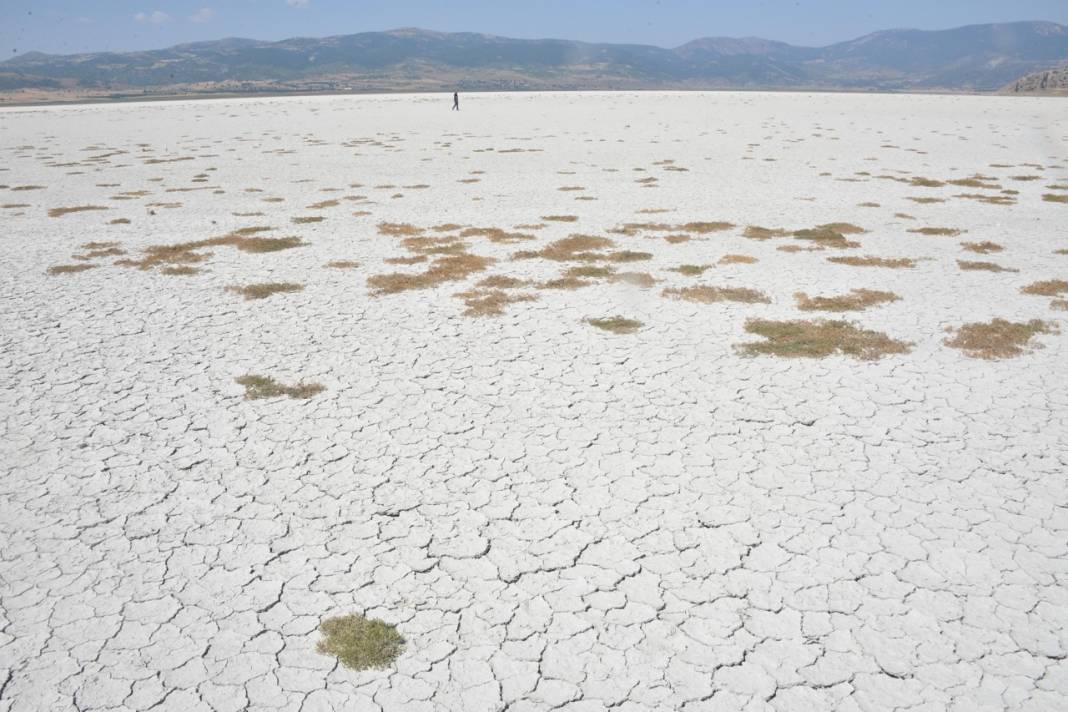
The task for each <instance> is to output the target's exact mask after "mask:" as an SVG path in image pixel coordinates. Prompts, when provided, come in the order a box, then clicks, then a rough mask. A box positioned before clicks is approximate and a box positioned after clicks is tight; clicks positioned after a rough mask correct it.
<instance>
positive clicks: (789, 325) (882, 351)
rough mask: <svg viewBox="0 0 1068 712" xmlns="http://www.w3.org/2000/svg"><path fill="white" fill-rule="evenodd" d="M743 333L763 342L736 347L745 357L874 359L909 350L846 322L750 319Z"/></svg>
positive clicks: (875, 332)
mask: <svg viewBox="0 0 1068 712" xmlns="http://www.w3.org/2000/svg"><path fill="white" fill-rule="evenodd" d="M745 330H746V331H747V332H749V333H750V334H755V335H757V336H762V337H764V339H765V340H764V341H757V342H752V343H746V344H741V345H740V346H739V348H740V349H741V351H742V353H744V354H746V355H749V356H757V355H768V356H781V357H784V358H824V357H826V356H832V355H834V354H842V355H845V356H852V357H854V358H859V359H864V360H876V359H879V358H882V357H883V356H886V355H889V354H904V353H908V351H909V349H910V347H911V344H908V343H906V342H903V341H896V340H894V339H891V338H890V337H889V336H887V335H886V334H883V333H881V332H878V331H870V330H867V329H863V328H861V327H859V326H857V325H856V324H853V323H851V322H848V321H826V320H822V319H818V320H813V321H804V320H796V321H771V320H766V319H750V320H749V321H747V322H746V324H745Z"/></svg>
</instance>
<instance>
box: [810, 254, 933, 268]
mask: <svg viewBox="0 0 1068 712" xmlns="http://www.w3.org/2000/svg"><path fill="white" fill-rule="evenodd" d="M827 261H828V262H834V263H835V264H840V265H849V266H850V267H887V268H889V269H909V268H912V267H915V266H916V260H914V259H911V258H908V257H898V258H893V259H891V258H887V257H872V256H866V257H828V258H827Z"/></svg>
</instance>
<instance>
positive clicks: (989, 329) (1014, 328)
mask: <svg viewBox="0 0 1068 712" xmlns="http://www.w3.org/2000/svg"><path fill="white" fill-rule="evenodd" d="M1053 332H1054V326H1053V325H1052V324H1050V323H1049V322H1045V321H1041V320H1039V319H1032V320H1031V321H1029V322H1012V321H1006V320H1004V319H994V320H992V321H990V322H987V323H972V324H964V325H963V326H961V327H959V328H958V329H957V333H956V335H955V336H954V337H953V338H951V339H946V341H945V343H946V345H947V346H951V347H953V348H955V349H960V350H961V351H963V352H964V353H965V355H967V356H971V357H972V358H985V359H998V358H1011V357H1013V356H1019V355H1020V354H1022V353H1024V351H1025V350H1027V349H1028V348H1029V347H1037V346H1038V344H1032V343H1031V339H1032V337H1034V336H1035V335H1037V334H1049V333H1053Z"/></svg>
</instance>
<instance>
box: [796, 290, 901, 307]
mask: <svg viewBox="0 0 1068 712" xmlns="http://www.w3.org/2000/svg"><path fill="white" fill-rule="evenodd" d="M794 299H796V300H797V308H798V309H800V310H801V311H829V312H844V311H863V310H864V309H867V308H868V307H873V306H878V305H879V304H886V303H887V302H896V301H897V300H899V299H901V297H899V296H897V295H896V294H894V293H893V292H880V291H877V290H874V289H854V290H853V291H851V292H850V293H849V294H842V295H839V296H836V297H810V296H808V295H807V294H805V293H804V292H797V293H795V294H794Z"/></svg>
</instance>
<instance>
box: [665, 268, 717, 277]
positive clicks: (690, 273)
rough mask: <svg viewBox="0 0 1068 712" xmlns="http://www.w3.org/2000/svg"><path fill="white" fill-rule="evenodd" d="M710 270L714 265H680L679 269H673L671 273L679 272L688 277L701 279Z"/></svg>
mask: <svg viewBox="0 0 1068 712" xmlns="http://www.w3.org/2000/svg"><path fill="white" fill-rule="evenodd" d="M710 269H712V265H679V266H678V267H672V268H671V271H672V272H678V273H679V274H681V275H683V276H686V277H699V276H700V275H702V274H704V273H705V271H707V270H710Z"/></svg>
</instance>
